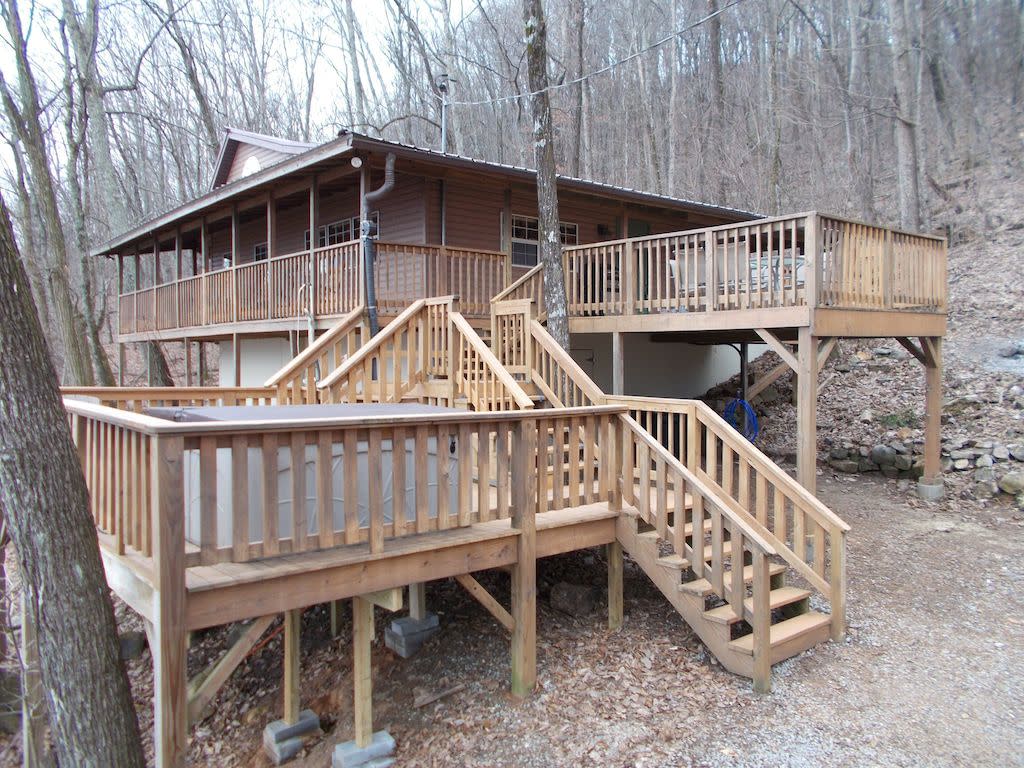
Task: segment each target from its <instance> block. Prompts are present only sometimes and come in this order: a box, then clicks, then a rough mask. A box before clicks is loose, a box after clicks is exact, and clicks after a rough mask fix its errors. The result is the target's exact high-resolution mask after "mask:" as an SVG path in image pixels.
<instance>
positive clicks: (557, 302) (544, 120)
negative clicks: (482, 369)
mask: <svg viewBox="0 0 1024 768" xmlns="http://www.w3.org/2000/svg"><path fill="white" fill-rule="evenodd" d="M523 23H524V24H525V26H526V65H527V69H528V71H529V82H530V92H531V94H533V95H532V96H531V98H530V108H531V110H532V112H533V154H534V160H535V162H536V165H537V212H538V217H537V218H538V220H539V227H538V239H539V241H540V242H539V243H538V251H539V257H540V263H541V264H542V265H543V267H544V302H545V305H546V307H547V312H548V332H549V333H550V334H551V335H552V337H554V339H555V341H557V342H558V343H559V344H561V345H562V347H563V348H564V349H566V350H568V349H569V318H568V314H569V313H568V307H567V303H566V297H565V272H564V270H563V269H562V238H561V233H560V231H559V227H558V221H559V219H558V176H557V172H556V169H555V131H554V126H553V125H552V120H551V96H550V94H549V93H548V53H547V24H546V22H545V20H544V5H543V2H542V0H523Z"/></svg>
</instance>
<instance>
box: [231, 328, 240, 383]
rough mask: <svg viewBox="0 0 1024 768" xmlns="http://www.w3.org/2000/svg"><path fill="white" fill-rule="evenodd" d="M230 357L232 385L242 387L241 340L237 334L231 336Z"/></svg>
mask: <svg viewBox="0 0 1024 768" xmlns="http://www.w3.org/2000/svg"><path fill="white" fill-rule="evenodd" d="M231 357H232V363H233V369H234V377H235V380H234V384H233V385H232V386H235V387H240V386H242V340H241V338H240V337H239V335H238V334H237V333H233V334H231Z"/></svg>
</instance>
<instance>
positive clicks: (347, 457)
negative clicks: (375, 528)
mask: <svg viewBox="0 0 1024 768" xmlns="http://www.w3.org/2000/svg"><path fill="white" fill-rule="evenodd" d="M357 437H358V436H357V433H356V431H355V430H354V429H346V430H345V431H344V433H343V438H342V440H343V442H344V447H343V450H344V453H343V454H342V464H343V466H344V486H345V488H344V501H345V543H346V544H355V543H356V542H357V541H359V529H360V527H361V526H360V523H359V443H358V440H357Z"/></svg>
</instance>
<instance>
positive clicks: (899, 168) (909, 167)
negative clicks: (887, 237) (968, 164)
mask: <svg viewBox="0 0 1024 768" xmlns="http://www.w3.org/2000/svg"><path fill="white" fill-rule="evenodd" d="M889 21H890V22H891V26H892V34H891V38H890V39H891V46H892V70H893V86H894V94H895V102H894V105H893V107H894V115H893V118H894V125H895V132H896V177H897V188H898V192H899V201H900V226H901V227H903V228H905V229H910V230H914V231H917V230H919V229H921V194H920V178H921V174H920V167H919V164H918V154H917V140H918V122H917V120H918V116H917V109H916V107H917V85H916V79H915V77H914V71H915V67H914V66H913V61H912V56H913V55H914V54H913V46H912V44H911V40H910V27H909V24H908V23H907V9H906V5H905V2H904V0H889Z"/></svg>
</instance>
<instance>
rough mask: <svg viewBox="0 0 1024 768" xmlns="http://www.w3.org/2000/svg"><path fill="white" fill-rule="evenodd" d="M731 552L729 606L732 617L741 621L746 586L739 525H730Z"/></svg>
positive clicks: (741, 536) (741, 535)
mask: <svg viewBox="0 0 1024 768" xmlns="http://www.w3.org/2000/svg"><path fill="white" fill-rule="evenodd" d="M729 542H730V544H731V545H732V550H731V551H730V554H729V561H730V563H731V566H730V571H729V576H730V581H731V586H730V594H729V604H730V605H731V606H732V611H733V615H734V616H735V617H736V618H737V619H741V620H742V619H743V603H744V601H745V600H746V597H747V585H746V582H744V580H743V560H744V557H743V531H742V530H741V529H740V527H739V525H736V524H735V523H734V524H733V525H732V529H731V537H730V539H729Z"/></svg>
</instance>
